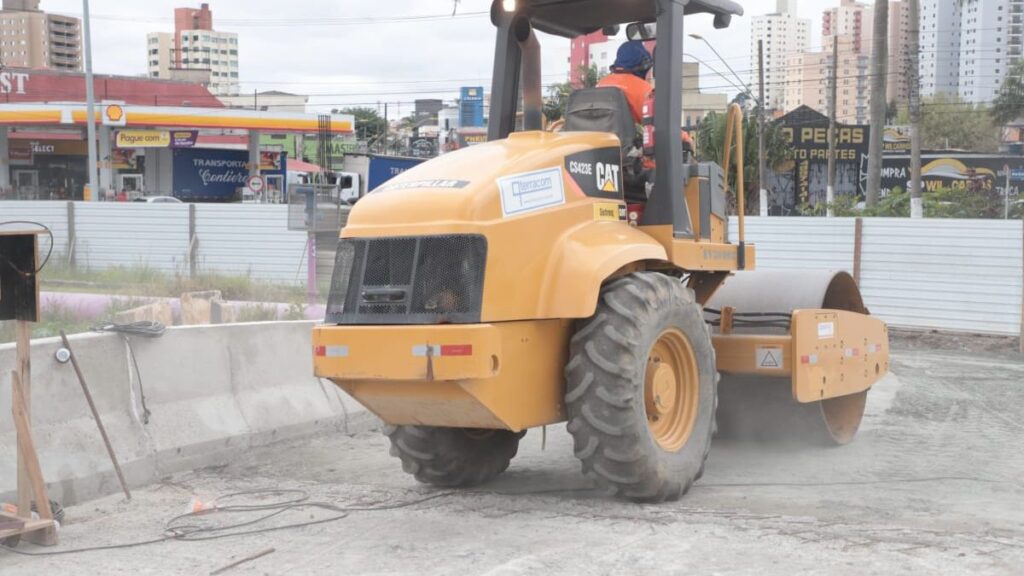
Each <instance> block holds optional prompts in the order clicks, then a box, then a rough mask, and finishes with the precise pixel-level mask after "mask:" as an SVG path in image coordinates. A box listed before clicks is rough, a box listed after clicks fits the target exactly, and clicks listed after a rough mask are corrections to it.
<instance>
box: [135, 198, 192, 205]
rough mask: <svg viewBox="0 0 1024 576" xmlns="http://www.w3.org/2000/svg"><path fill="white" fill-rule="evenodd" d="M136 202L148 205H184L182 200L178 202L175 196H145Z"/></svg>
mask: <svg viewBox="0 0 1024 576" xmlns="http://www.w3.org/2000/svg"><path fill="white" fill-rule="evenodd" d="M135 202H146V203H148V204H182V203H183V202H182V201H181V200H178V199H177V198H175V197H174V196H143V197H142V198H136V199H135Z"/></svg>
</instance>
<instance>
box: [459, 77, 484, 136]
mask: <svg viewBox="0 0 1024 576" xmlns="http://www.w3.org/2000/svg"><path fill="white" fill-rule="evenodd" d="M483 125H484V88H483V86H463V87H462V88H461V89H460V90H459V126H463V127H468V128H478V127H481V126H483Z"/></svg>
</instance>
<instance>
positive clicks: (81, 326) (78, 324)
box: [0, 306, 95, 344]
mask: <svg viewBox="0 0 1024 576" xmlns="http://www.w3.org/2000/svg"><path fill="white" fill-rule="evenodd" d="M40 312H41V314H42V317H41V318H40V322H35V323H33V324H32V325H31V326H32V338H49V337H50V336H59V335H60V331H61V330H64V332H66V333H68V334H77V333H79V332H86V331H88V330H89V327H90V326H92V325H93V324H95V321H92V320H82V319H80V318H78V317H77V315H76V314H74V313H73V312H72V311H71V310H68V309H67V308H65V307H64V306H46V307H45V308H43V309H42V310H41V311H40ZM14 325H15V322H14V321H13V320H8V321H4V322H0V344H6V343H8V342H14V341H15V339H16V338H17V334H16V332H15V330H14Z"/></svg>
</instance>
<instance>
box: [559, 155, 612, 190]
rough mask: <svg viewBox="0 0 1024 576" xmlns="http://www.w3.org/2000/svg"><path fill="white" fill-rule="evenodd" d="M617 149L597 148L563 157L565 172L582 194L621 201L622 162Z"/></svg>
mask: <svg viewBox="0 0 1024 576" xmlns="http://www.w3.org/2000/svg"><path fill="white" fill-rule="evenodd" d="M620 156H621V152H620V151H619V149H618V148H597V149H594V150H587V151H584V152H577V153H576V154H571V155H569V156H566V157H565V170H566V171H567V172H568V173H569V175H570V176H572V179H573V181H574V182H576V185H577V186H579V187H580V190H582V191H583V193H584V194H586V195H587V196H590V197H592V198H605V199H608V200H622V162H621V158H620Z"/></svg>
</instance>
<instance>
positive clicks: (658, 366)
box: [644, 328, 700, 452]
mask: <svg viewBox="0 0 1024 576" xmlns="http://www.w3.org/2000/svg"><path fill="white" fill-rule="evenodd" d="M699 390H700V373H699V371H698V369H697V356H696V354H694V352H693V347H692V346H690V341H689V340H688V339H687V338H686V336H684V335H683V333H682V332H680V331H679V330H676V329H674V328H671V329H668V330H665V331H664V332H662V333H661V335H660V336H658V339H657V340H656V341H655V342H654V346H653V347H652V348H651V352H650V354H649V355H648V357H647V367H646V370H645V372H644V407H645V409H646V412H647V427H648V429H650V431H651V436H652V437H653V438H654V440H655V441H656V442H657V443H658V445H659V446H661V448H662V449H663V450H666V451H668V452H678V451H679V450H680V449H682V447H683V446H685V445H686V441H687V440H688V439H689V438H690V433H691V432H692V431H693V426H694V423H695V422H696V420H697V405H698V401H699V399H700V392H699Z"/></svg>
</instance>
